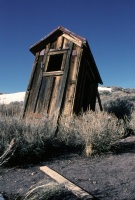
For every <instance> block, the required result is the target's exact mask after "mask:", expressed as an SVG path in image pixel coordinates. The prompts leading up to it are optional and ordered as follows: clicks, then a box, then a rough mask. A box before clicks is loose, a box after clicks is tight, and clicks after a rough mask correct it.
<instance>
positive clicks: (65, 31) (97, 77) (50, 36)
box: [30, 26, 103, 84]
mask: <svg viewBox="0 0 135 200" xmlns="http://www.w3.org/2000/svg"><path fill="white" fill-rule="evenodd" d="M63 34H64V37H69V38H67V39H69V40H71V41H72V42H74V43H76V44H77V45H78V46H80V47H82V46H85V47H86V48H87V50H88V53H89V55H90V56H92V53H91V51H90V47H89V44H88V42H87V40H86V39H85V38H83V37H81V36H79V35H77V34H75V33H73V32H71V31H69V30H68V29H66V28H64V27H63V26H59V27H58V28H56V29H54V30H53V31H52V32H50V33H49V34H48V35H46V36H45V37H44V38H42V39H41V40H39V41H38V42H37V43H35V44H34V45H33V46H31V47H30V51H31V52H32V53H33V54H34V55H35V54H36V53H37V52H39V51H41V50H43V49H44V48H45V45H46V44H48V43H50V42H51V41H52V42H53V40H54V39H55V38H56V39H57V37H59V36H60V35H63ZM92 59H93V61H94V58H93V56H92ZM94 62H95V61H94ZM91 70H92V71H93V75H94V77H95V81H97V82H98V83H100V84H103V82H102V79H101V77H100V74H99V71H98V69H97V67H96V64H95V66H92V69H91Z"/></svg>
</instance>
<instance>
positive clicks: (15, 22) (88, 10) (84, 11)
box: [0, 0, 135, 93]
mask: <svg viewBox="0 0 135 200" xmlns="http://www.w3.org/2000/svg"><path fill="white" fill-rule="evenodd" d="M60 25H61V26H64V27H65V28H67V29H69V30H70V31H72V32H75V33H76V34H78V35H81V36H83V37H85V38H86V39H87V40H88V43H89V45H90V48H91V51H92V54H93V56H94V59H95V61H96V64H97V67H98V69H99V72H100V75H101V77H102V80H103V83H104V86H120V87H124V88H135V0H65V1H64V0H57V1H56V0H0V92H5V93H14V92H21V91H25V90H26V88H27V84H28V81H29V78H30V74H31V70H32V65H33V62H34V56H33V55H32V54H31V53H30V51H29V48H30V46H32V45H33V44H35V43H36V42H37V41H39V40H40V39H41V38H43V37H44V36H45V35H47V34H48V33H50V32H51V31H52V30H54V29H55V28H57V27H58V26H60Z"/></svg>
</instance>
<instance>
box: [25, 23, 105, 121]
mask: <svg viewBox="0 0 135 200" xmlns="http://www.w3.org/2000/svg"><path fill="white" fill-rule="evenodd" d="M30 51H31V52H32V53H33V54H34V56H35V61H34V65H33V69H32V73H31V77H30V80H29V84H28V87H27V91H26V95H25V103H24V111H23V117H26V118H27V117H28V118H31V117H32V118H33V117H36V118H42V117H43V116H44V115H48V116H54V117H55V120H56V121H57V119H58V117H59V116H60V114H61V113H63V114H64V115H71V114H72V113H75V114H78V113H79V112H80V111H82V110H83V111H86V110H87V109H88V108H89V109H91V110H93V111H94V110H95V105H96V98H98V100H99V105H100V109H102V106H101V102H100V98H99V94H98V83H100V84H102V79H101V77H100V74H99V71H98V69H97V66H96V64H95V61H94V58H93V56H92V53H91V50H90V47H89V45H88V42H87V40H86V39H85V38H83V37H81V36H78V35H76V34H75V33H73V32H71V31H69V30H67V29H66V28H64V27H62V26H60V27H58V28H57V29H55V30H54V31H52V32H51V33H50V34H48V35H47V36H45V37H44V38H43V39H41V40H40V41H39V42H37V43H36V44H35V45H33V46H32V47H31V48H30Z"/></svg>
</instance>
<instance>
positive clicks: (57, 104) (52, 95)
mask: <svg viewBox="0 0 135 200" xmlns="http://www.w3.org/2000/svg"><path fill="white" fill-rule="evenodd" d="M72 47H73V43H70V45H69V48H68V49H62V50H57V51H56V50H53V51H48V52H47V53H46V55H44V58H43V59H41V60H43V61H40V66H39V65H38V67H40V71H39V73H38V78H37V79H36V84H35V83H34V79H33V85H35V86H34V88H33V87H32V90H34V91H33V94H34V95H33V96H31V98H33V99H32V100H30V97H29V100H28V102H29V101H30V102H31V106H30V109H29V113H33V116H34V114H35V115H36V116H39V117H42V116H43V115H46V114H47V115H49V116H52V115H54V116H55V120H56V121H57V118H58V116H59V113H60V109H61V105H62V99H63V97H64V90H65V86H66V81H67V76H68V70H69V65H70V57H71V52H72ZM38 70H39V69H38ZM26 111H27V109H26Z"/></svg>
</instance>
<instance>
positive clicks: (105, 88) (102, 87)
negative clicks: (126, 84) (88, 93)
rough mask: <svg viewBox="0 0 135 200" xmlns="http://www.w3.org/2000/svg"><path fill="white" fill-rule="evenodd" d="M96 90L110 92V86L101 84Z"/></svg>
mask: <svg viewBox="0 0 135 200" xmlns="http://www.w3.org/2000/svg"><path fill="white" fill-rule="evenodd" d="M98 91H99V92H100V91H108V92H112V88H110V87H104V86H101V87H98Z"/></svg>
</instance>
